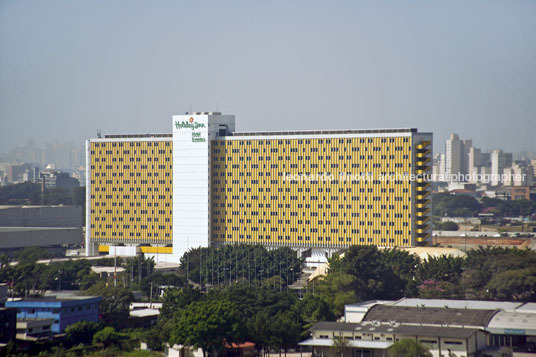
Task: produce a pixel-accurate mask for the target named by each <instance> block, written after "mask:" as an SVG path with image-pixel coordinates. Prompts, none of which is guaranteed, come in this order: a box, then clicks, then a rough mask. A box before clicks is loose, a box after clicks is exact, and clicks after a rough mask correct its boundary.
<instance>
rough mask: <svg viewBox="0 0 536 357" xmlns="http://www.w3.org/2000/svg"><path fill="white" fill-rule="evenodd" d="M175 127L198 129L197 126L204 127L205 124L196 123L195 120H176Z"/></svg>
mask: <svg viewBox="0 0 536 357" xmlns="http://www.w3.org/2000/svg"><path fill="white" fill-rule="evenodd" d="M175 128H176V129H178V130H180V129H191V130H195V129H199V128H205V124H204V123H198V122H196V121H185V120H183V121H176V122H175Z"/></svg>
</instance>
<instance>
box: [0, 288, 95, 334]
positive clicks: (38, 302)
mask: <svg viewBox="0 0 536 357" xmlns="http://www.w3.org/2000/svg"><path fill="white" fill-rule="evenodd" d="M100 301H101V298H100V297H98V296H79V297H71V298H60V299H58V298H37V299H23V300H15V301H7V302H6V306H7V307H15V308H17V319H31V318H34V319H35V318H45V319H53V321H54V322H53V324H52V329H51V331H52V332H53V333H62V332H64V331H65V328H66V327H67V326H69V325H71V324H74V323H75V322H78V321H94V322H97V321H98V320H99V304H100Z"/></svg>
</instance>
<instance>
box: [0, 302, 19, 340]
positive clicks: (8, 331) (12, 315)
mask: <svg viewBox="0 0 536 357" xmlns="http://www.w3.org/2000/svg"><path fill="white" fill-rule="evenodd" d="M16 323H17V309H13V308H5V307H0V326H1V327H2V328H0V345H1V344H7V343H9V342H10V341H13V340H15V333H16V332H15V331H16Z"/></svg>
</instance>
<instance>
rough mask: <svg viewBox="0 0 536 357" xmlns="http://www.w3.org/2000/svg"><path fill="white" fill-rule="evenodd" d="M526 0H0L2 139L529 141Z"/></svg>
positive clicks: (535, 94)
mask: <svg viewBox="0 0 536 357" xmlns="http://www.w3.org/2000/svg"><path fill="white" fill-rule="evenodd" d="M535 63H536V2H534V1H527V0H512V1H496V0H475V1H471V2H468V1H461V0H454V1H400V0H390V1H381V2H380V1H373V0H369V1H275V2H273V1H272V2H248V1H225V2H224V1H197V2H188V3H186V2H176V1H158V2H142V1H125V0H123V1H114V2H109V1H76V2H74V1H57V0H48V1H15V0H9V1H2V2H1V3H0V134H1V135H0V152H6V151H7V150H9V149H10V148H12V147H14V146H15V145H24V144H25V143H26V142H27V141H28V140H29V139H31V138H33V139H35V140H36V141H37V143H38V144H40V143H43V142H45V141H51V140H53V139H59V140H62V141H74V142H79V141H82V140H84V139H86V138H89V137H95V136H96V131H97V129H102V131H103V132H104V133H149V132H170V130H171V116H172V115H173V114H181V113H184V112H186V111H189V110H193V111H215V110H219V111H222V112H224V113H226V114H235V115H236V120H237V128H238V130H241V131H244V130H295V129H341V128H388V127H397V128H398V127H417V128H418V129H419V130H420V131H432V132H433V133H434V140H435V147H434V149H435V150H436V151H437V150H441V151H442V150H443V149H444V140H445V139H446V138H447V136H448V134H449V133H450V132H457V133H458V134H460V136H461V137H462V138H470V139H473V142H474V144H475V146H477V147H482V148H484V149H491V148H497V147H498V148H502V149H505V150H508V151H519V150H524V149H529V150H535V149H536V144H535V143H534V133H535V129H536V66H535Z"/></svg>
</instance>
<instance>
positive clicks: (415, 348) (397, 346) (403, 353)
mask: <svg viewBox="0 0 536 357" xmlns="http://www.w3.org/2000/svg"><path fill="white" fill-rule="evenodd" d="M387 353H388V355H389V357H432V353H430V350H429V349H428V348H427V347H426V346H425V345H423V344H422V343H420V342H418V341H416V340H412V339H403V340H400V341H396V342H395V343H393V344H392V345H391V347H389V349H388V350H387Z"/></svg>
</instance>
